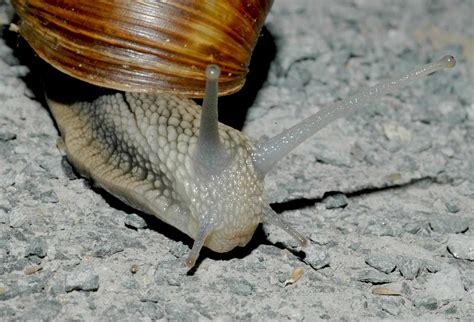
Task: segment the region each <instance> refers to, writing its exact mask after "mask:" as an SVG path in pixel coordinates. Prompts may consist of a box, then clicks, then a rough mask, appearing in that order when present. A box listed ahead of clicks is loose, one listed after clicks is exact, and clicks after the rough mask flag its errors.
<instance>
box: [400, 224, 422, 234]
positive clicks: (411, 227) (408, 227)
mask: <svg viewBox="0 0 474 322" xmlns="http://www.w3.org/2000/svg"><path fill="white" fill-rule="evenodd" d="M422 225H423V224H422V223H421V222H409V223H406V224H405V225H403V229H404V230H405V231H406V232H407V233H410V234H416V233H417V232H418V231H419V230H420V229H421V227H422Z"/></svg>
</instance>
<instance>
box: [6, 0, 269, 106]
mask: <svg viewBox="0 0 474 322" xmlns="http://www.w3.org/2000/svg"><path fill="white" fill-rule="evenodd" d="M272 2H273V0H239V1H199V0H174V1H166V0H162V1H156V0H142V1H125V0H115V1H109V0H98V1H87V0H79V1H67V0H13V1H12V3H13V5H14V7H15V9H16V11H17V13H18V15H19V17H20V21H19V22H18V26H19V31H20V34H21V35H22V36H23V37H24V38H25V39H26V41H27V42H28V43H29V44H30V46H31V47H32V48H33V49H34V50H35V52H36V53H37V54H38V55H39V56H40V57H41V58H43V59H44V60H46V61H47V62H48V63H50V64H51V65H53V66H54V67H56V68H57V69H59V70H61V71H62V72H64V73H66V74H69V75H71V76H73V77H76V78H79V79H81V80H83V81H86V82H88V83H92V84H94V85H98V86H102V87H107V88H113V89H117V90H123V91H128V92H172V93H175V94H180V95H187V96H190V97H203V96H204V87H205V81H206V78H205V69H206V66H207V65H209V64H213V63H214V64H219V66H220V68H221V71H222V73H221V77H220V79H219V94H220V95H225V94H230V93H233V92H236V91H238V90H239V89H240V88H241V87H242V86H243V84H244V82H245V77H246V75H247V72H248V64H249V61H250V56H251V53H252V50H253V48H254V45H255V43H256V41H257V38H258V35H259V32H260V29H261V27H262V25H263V22H264V21H265V17H266V15H267V13H268V11H269V10H270V7H271V5H272Z"/></svg>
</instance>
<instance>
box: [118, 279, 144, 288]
mask: <svg viewBox="0 0 474 322" xmlns="http://www.w3.org/2000/svg"><path fill="white" fill-rule="evenodd" d="M122 286H123V287H124V288H128V289H130V290H135V289H138V288H139V286H140V285H139V284H138V282H137V281H136V280H135V279H134V278H131V277H130V278H127V279H126V280H124V281H123V282H122Z"/></svg>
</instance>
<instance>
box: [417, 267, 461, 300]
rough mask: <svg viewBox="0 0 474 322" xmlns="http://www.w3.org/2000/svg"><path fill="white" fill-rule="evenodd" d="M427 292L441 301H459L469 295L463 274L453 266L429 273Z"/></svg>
mask: <svg viewBox="0 0 474 322" xmlns="http://www.w3.org/2000/svg"><path fill="white" fill-rule="evenodd" d="M425 294H427V295H429V296H432V297H434V298H436V299H437V300H438V302H440V303H445V302H453V301H457V300H459V299H461V298H463V297H465V296H466V295H467V294H466V291H465V289H464V285H463V282H462V280H461V274H460V273H459V271H458V270H457V269H456V268H453V267H447V268H445V269H442V270H440V271H439V272H437V273H434V274H430V275H428V278H427V280H426V283H425Z"/></svg>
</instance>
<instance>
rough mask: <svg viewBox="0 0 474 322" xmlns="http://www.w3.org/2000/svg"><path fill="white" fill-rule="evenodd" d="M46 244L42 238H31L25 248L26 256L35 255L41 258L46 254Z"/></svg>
mask: <svg viewBox="0 0 474 322" xmlns="http://www.w3.org/2000/svg"><path fill="white" fill-rule="evenodd" d="M47 249H48V246H47V245H46V242H45V240H44V239H43V238H39V237H37V238H34V239H32V240H31V241H30V242H29V243H28V246H27V248H26V256H31V255H36V256H38V257H40V258H43V257H45V256H46V255H47Z"/></svg>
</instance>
